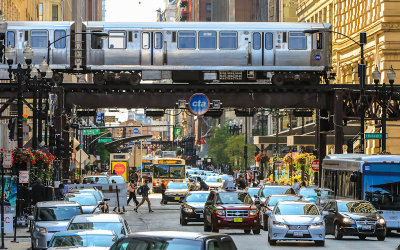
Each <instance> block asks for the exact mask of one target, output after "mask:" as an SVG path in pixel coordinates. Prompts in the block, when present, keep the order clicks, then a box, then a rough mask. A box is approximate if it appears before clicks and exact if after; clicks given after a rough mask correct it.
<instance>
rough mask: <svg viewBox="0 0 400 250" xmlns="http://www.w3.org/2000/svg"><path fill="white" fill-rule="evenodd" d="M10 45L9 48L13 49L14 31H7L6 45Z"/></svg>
mask: <svg viewBox="0 0 400 250" xmlns="http://www.w3.org/2000/svg"><path fill="white" fill-rule="evenodd" d="M8 45H11V48H14V47H15V33H14V31H7V45H6V47H8Z"/></svg>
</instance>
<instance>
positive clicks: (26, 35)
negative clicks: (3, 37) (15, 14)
mask: <svg viewBox="0 0 400 250" xmlns="http://www.w3.org/2000/svg"><path fill="white" fill-rule="evenodd" d="M28 37H29V32H28V31H27V30H25V42H27V41H28Z"/></svg>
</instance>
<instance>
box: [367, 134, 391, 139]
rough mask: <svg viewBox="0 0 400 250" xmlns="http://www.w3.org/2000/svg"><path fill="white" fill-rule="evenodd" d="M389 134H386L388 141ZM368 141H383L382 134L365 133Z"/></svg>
mask: <svg viewBox="0 0 400 250" xmlns="http://www.w3.org/2000/svg"><path fill="white" fill-rule="evenodd" d="M388 137H389V136H388V134H386V139H387V138H388ZM365 139H366V140H373V139H375V140H382V133H365Z"/></svg>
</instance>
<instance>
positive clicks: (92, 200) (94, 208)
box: [64, 193, 104, 214]
mask: <svg viewBox="0 0 400 250" xmlns="http://www.w3.org/2000/svg"><path fill="white" fill-rule="evenodd" d="M64 199H65V200H67V201H76V202H78V203H79V204H81V205H82V211H83V213H84V214H93V213H99V212H100V208H99V205H103V204H104V203H101V204H99V203H98V202H97V199H96V197H95V196H94V194H91V193H70V194H67V195H65V198H64Z"/></svg>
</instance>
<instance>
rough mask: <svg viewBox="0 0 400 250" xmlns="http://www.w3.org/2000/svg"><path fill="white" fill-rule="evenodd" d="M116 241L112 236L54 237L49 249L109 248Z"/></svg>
mask: <svg viewBox="0 0 400 250" xmlns="http://www.w3.org/2000/svg"><path fill="white" fill-rule="evenodd" d="M116 240H117V237H116V236H114V235H65V236H58V235H56V236H54V238H53V241H52V242H51V245H50V247H78V246H79V247H111V246H112V245H113V244H114V242H115V241H116Z"/></svg>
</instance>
